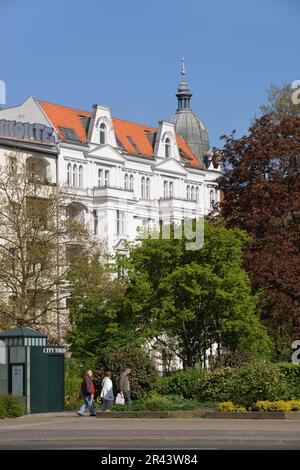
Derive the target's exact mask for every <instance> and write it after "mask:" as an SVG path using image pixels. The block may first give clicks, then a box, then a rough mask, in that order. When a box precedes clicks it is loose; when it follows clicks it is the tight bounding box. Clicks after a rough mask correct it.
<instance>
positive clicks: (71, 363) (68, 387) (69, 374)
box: [65, 358, 85, 410]
mask: <svg viewBox="0 0 300 470" xmlns="http://www.w3.org/2000/svg"><path fill="white" fill-rule="evenodd" d="M84 374H85V368H84V367H82V366H81V365H80V364H78V363H77V362H76V361H75V360H74V359H71V358H66V361H65V409H66V410H76V409H78V407H79V405H80V403H81V401H82V399H81V397H80V387H81V382H82V377H83V375H84Z"/></svg>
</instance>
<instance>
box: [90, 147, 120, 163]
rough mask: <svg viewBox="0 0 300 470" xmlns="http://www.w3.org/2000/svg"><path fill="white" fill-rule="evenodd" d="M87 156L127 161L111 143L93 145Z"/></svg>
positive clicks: (112, 160)
mask: <svg viewBox="0 0 300 470" xmlns="http://www.w3.org/2000/svg"><path fill="white" fill-rule="evenodd" d="M86 156H87V157H89V158H91V157H93V158H97V159H101V160H107V161H109V162H113V163H125V162H126V159H125V158H124V157H123V156H122V155H121V154H120V152H118V150H116V149H114V148H113V147H112V146H111V145H93V146H91V150H88V151H87V152H86Z"/></svg>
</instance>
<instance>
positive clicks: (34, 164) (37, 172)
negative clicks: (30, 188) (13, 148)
mask: <svg viewBox="0 0 300 470" xmlns="http://www.w3.org/2000/svg"><path fill="white" fill-rule="evenodd" d="M47 167H48V163H47V162H46V161H45V160H44V159H43V158H36V157H30V158H27V160H26V170H27V171H28V173H29V176H30V178H32V179H36V180H39V181H47Z"/></svg>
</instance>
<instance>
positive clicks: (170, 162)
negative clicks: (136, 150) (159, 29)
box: [154, 158, 188, 176]
mask: <svg viewBox="0 0 300 470" xmlns="http://www.w3.org/2000/svg"><path fill="white" fill-rule="evenodd" d="M154 169H155V171H161V172H164V173H173V174H176V175H180V176H186V175H187V174H188V172H187V171H186V169H185V168H184V167H183V166H182V165H181V164H180V162H178V161H177V160H175V158H168V159H165V160H163V161H160V162H159V163H157V164H156V165H155V166H154Z"/></svg>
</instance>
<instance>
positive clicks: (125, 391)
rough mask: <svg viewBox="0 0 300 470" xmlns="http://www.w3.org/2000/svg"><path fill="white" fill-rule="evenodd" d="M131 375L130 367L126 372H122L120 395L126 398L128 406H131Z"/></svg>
mask: <svg viewBox="0 0 300 470" xmlns="http://www.w3.org/2000/svg"><path fill="white" fill-rule="evenodd" d="M130 374H131V369H130V367H126V369H125V370H124V372H122V374H121V376H120V384H119V388H120V393H121V394H122V395H123V396H124V399H125V403H127V405H128V406H131V397H130V382H129V378H128V376H129V375H130Z"/></svg>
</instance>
